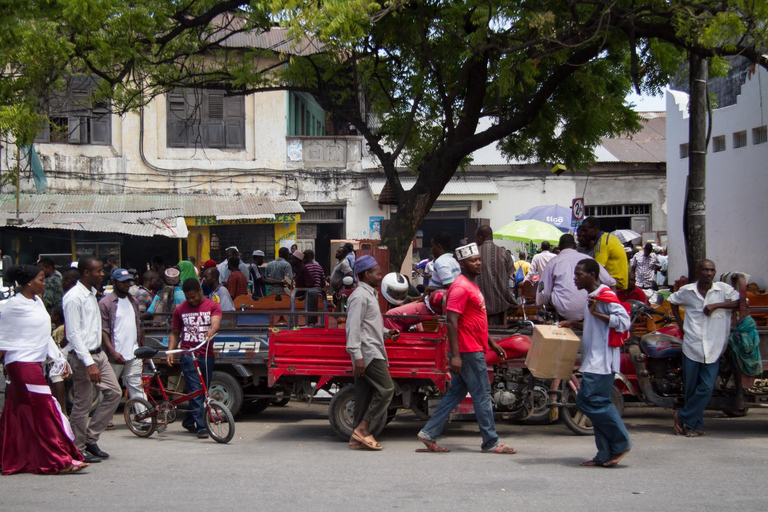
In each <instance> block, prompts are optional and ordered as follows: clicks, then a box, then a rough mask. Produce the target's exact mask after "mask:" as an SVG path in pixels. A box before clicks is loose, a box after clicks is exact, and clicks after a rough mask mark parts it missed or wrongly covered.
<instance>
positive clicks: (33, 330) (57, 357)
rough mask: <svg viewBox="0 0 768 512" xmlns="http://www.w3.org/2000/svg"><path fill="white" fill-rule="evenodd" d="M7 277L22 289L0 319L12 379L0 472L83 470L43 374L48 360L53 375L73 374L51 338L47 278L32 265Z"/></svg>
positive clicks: (2, 424)
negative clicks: (44, 295) (45, 292)
mask: <svg viewBox="0 0 768 512" xmlns="http://www.w3.org/2000/svg"><path fill="white" fill-rule="evenodd" d="M3 278H4V279H5V280H6V281H15V282H16V283H17V284H18V285H19V286H20V287H21V290H20V292H19V293H17V294H16V295H14V296H13V297H12V298H11V299H10V300H9V301H8V302H7V303H6V305H5V308H4V309H3V314H2V316H0V357H2V356H3V355H4V356H5V371H6V373H7V375H8V378H9V379H10V384H9V385H8V388H7V389H6V398H5V409H4V410H3V414H2V416H0V465H1V466H2V472H3V474H4V475H10V474H13V473H24V472H26V473H36V474H41V473H42V474H54V475H55V474H58V473H70V472H73V471H79V470H81V469H83V468H85V467H86V466H88V464H85V463H84V462H82V461H83V456H82V455H81V454H80V452H79V451H78V449H77V447H76V446H75V444H74V443H73V442H72V441H73V440H74V437H75V436H74V434H73V433H72V429H71V428H70V426H69V421H67V419H66V417H65V416H64V414H63V413H62V411H61V408H60V407H59V404H58V402H56V400H54V398H53V396H52V395H51V388H49V387H48V383H47V382H46V380H45V376H44V375H43V368H42V364H43V361H45V358H46V356H47V357H49V358H51V360H52V361H53V363H54V364H53V368H52V370H51V374H52V375H61V376H62V377H67V376H68V375H69V372H70V368H69V365H68V364H67V360H66V358H65V357H64V355H63V354H62V353H61V351H59V348H58V347H57V346H56V344H55V343H54V341H53V338H52V337H51V317H50V316H49V315H48V312H47V311H46V309H45V306H44V305H43V301H42V299H41V298H40V295H42V293H43V289H44V288H45V274H44V273H43V272H42V271H41V270H40V269H39V268H38V267H36V266H34V265H12V266H10V267H8V269H7V270H6V271H5V273H4V275H3Z"/></svg>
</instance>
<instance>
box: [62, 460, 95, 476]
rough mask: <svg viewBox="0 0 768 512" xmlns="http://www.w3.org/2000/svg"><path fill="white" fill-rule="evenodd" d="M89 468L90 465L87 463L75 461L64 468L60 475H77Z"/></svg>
mask: <svg viewBox="0 0 768 512" xmlns="http://www.w3.org/2000/svg"><path fill="white" fill-rule="evenodd" d="M88 466H89V464H87V463H85V462H80V461H75V460H73V461H72V462H70V463H69V464H67V465H66V466H64V467H63V468H61V469H60V470H59V473H58V474H59V475H64V474H67V473H77V472H78V471H80V470H82V469H85V468H87V467H88Z"/></svg>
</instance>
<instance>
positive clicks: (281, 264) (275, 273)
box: [264, 258, 293, 295]
mask: <svg viewBox="0 0 768 512" xmlns="http://www.w3.org/2000/svg"><path fill="white" fill-rule="evenodd" d="M264 277H268V278H269V279H277V280H278V281H282V280H283V279H285V278H286V277H291V278H292V277H293V269H292V268H291V264H290V263H288V262H287V261H285V260H284V259H283V258H277V259H276V260H274V261H270V262H269V263H267V267H266V268H265V269H264ZM276 293H285V286H280V285H279V284H271V285H269V294H270V295H274V294H276Z"/></svg>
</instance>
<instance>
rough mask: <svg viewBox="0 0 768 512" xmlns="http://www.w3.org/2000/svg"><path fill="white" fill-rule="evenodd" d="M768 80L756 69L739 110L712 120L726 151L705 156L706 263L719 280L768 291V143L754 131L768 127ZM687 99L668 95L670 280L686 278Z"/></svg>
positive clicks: (736, 107) (728, 110)
mask: <svg viewBox="0 0 768 512" xmlns="http://www.w3.org/2000/svg"><path fill="white" fill-rule="evenodd" d="M765 101H768V74H766V72H765V71H764V70H762V69H760V68H759V67H758V69H757V73H756V74H755V75H753V76H752V78H751V79H747V81H746V82H745V84H744V86H743V87H742V89H741V94H740V96H739V97H738V99H737V103H736V104H735V105H731V106H729V107H725V108H720V109H716V110H714V111H713V114H712V136H713V137H716V136H719V135H725V141H726V150H725V151H723V152H719V153H713V152H712V144H711V143H710V147H709V150H708V154H707V181H706V187H707V195H706V237H707V258H709V259H711V260H713V261H714V262H715V265H716V267H717V270H718V274H720V273H722V272H727V271H742V272H746V273H748V274H750V275H751V276H752V281H753V282H757V283H758V285H759V286H760V287H761V288H765V287H767V286H768V263H767V262H766V258H767V256H768V236H766V231H768V230H767V229H766V221H768V200H767V199H768V143H764V144H757V145H755V144H753V139H752V129H753V128H757V127H760V126H764V125H766V124H768V115H766V114H768V112H767V110H766V106H765V105H764V102H765ZM687 112H688V95H687V94H685V93H681V92H677V91H670V92H668V93H667V193H668V196H669V201H668V203H669V211H668V219H669V221H668V232H669V243H668V248H669V255H670V258H669V260H670V261H669V278H670V281H674V280H675V279H678V278H679V277H680V276H682V275H687V273H688V269H687V264H686V260H685V245H684V240H683V218H684V209H685V205H684V201H685V181H686V177H687V175H688V159H687V158H685V159H681V158H680V145H681V144H684V143H687V142H688V113H687ZM742 130H746V131H747V146H746V147H743V148H739V149H734V147H733V133H734V132H739V131H742Z"/></svg>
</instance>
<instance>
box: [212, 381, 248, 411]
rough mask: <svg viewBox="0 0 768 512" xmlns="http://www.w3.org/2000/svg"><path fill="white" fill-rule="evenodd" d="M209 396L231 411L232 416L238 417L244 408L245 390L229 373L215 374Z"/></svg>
mask: <svg viewBox="0 0 768 512" xmlns="http://www.w3.org/2000/svg"><path fill="white" fill-rule="evenodd" d="M208 394H209V395H210V396H211V398H213V399H214V400H216V401H217V402H219V403H221V404H223V405H224V407H226V408H227V409H229V412H231V413H232V416H237V413H239V412H240V408H241V407H242V406H243V388H242V387H240V383H239V382H237V380H236V379H235V378H234V377H233V376H231V375H230V374H228V373H224V372H213V377H211V385H210V386H209V387H208Z"/></svg>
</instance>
